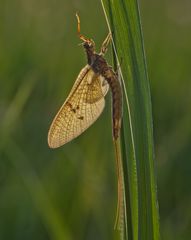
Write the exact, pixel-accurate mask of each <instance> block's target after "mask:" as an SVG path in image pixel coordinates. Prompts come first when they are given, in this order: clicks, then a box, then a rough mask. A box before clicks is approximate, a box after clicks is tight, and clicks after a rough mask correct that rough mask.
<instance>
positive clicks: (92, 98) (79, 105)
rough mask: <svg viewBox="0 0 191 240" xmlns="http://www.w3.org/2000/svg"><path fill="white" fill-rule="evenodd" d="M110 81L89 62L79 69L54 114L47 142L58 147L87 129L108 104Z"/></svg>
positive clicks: (53, 146) (52, 146)
mask: <svg viewBox="0 0 191 240" xmlns="http://www.w3.org/2000/svg"><path fill="white" fill-rule="evenodd" d="M108 88H109V86H108V84H107V83H106V81H105V80H104V78H103V77H102V76H100V75H96V74H95V73H94V72H93V70H92V69H91V67H90V66H89V65H86V66H85V67H84V68H83V69H82V70H81V72H80V73H79V75H78V77H77V80H76V82H75V83H74V86H73V87H72V90H71V92H70V94H69V96H68V98H67V99H66V101H65V102H64V104H63V105H62V107H61V108H60V110H59V112H58V113H57V115H56V116H55V118H54V120H53V122H52V124H51V126H50V130H49V132H48V144H49V146H50V147H51V148H57V147H60V146H62V145H64V144H65V143H67V142H69V141H71V140H72V139H74V138H76V137H77V136H79V135H80V134H81V133H82V132H84V131H85V130H86V129H87V128H88V127H89V126H90V125H92V123H93V122H94V121H95V120H96V119H97V118H98V117H99V116H100V114H101V112H102V111H103V108H104V106H105V99H104V96H105V95H106V94H107V92H108Z"/></svg>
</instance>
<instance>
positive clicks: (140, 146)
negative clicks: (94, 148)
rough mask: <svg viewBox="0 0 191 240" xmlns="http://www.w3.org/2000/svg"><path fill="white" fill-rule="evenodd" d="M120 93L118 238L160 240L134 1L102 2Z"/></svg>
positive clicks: (150, 131) (147, 89) (147, 94)
mask: <svg viewBox="0 0 191 240" xmlns="http://www.w3.org/2000/svg"><path fill="white" fill-rule="evenodd" d="M101 2H102V6H103V9H104V13H105V16H106V20H107V23H108V27H109V28H110V31H111V32H112V34H113V41H114V42H113V45H114V51H115V56H114V58H118V59H117V61H118V62H122V63H121V64H120V65H121V75H122V82H123V90H124V107H123V127H122V134H121V152H122V158H123V159H122V161H123V163H122V164H123V174H124V189H125V191H124V194H125V195H124V199H125V213H124V232H125V233H127V234H126V235H125V234H124V236H123V239H129V240H131V239H133V240H136V239H141V240H157V239H159V215H158V204H157V193H156V180H155V167H154V151H153V149H154V147H153V124H152V111H151V97H150V87H149V80H148V75H147V69H146V61H145V55H144V46H143V38H142V32H141V24H140V17H139V8H138V3H137V1H136V0H127V1H124V0H115V1H111V0H101Z"/></svg>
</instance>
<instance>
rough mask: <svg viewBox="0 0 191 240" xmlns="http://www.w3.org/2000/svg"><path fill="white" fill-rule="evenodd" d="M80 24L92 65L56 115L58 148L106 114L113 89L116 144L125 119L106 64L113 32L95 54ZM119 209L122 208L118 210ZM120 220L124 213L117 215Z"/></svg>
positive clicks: (53, 140) (52, 142)
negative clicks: (108, 98)
mask: <svg viewBox="0 0 191 240" xmlns="http://www.w3.org/2000/svg"><path fill="white" fill-rule="evenodd" d="M76 17H77V22H78V36H79V38H80V39H81V40H82V41H83V43H82V45H83V47H84V49H85V52H86V55H87V61H88V64H87V65H86V66H85V67H84V68H83V69H82V70H81V72H80V73H79V75H78V77H77V79H76V82H75V83H74V85H73V87H72V90H71V92H70V94H69V96H68V97H67V99H66V101H65V102H64V104H63V105H62V107H61V108H60V110H59V111H58V113H57V115H56V116H55V118H54V120H53V122H52V124H51V126H50V130H49V132H48V145H49V147H50V148H57V147H60V146H62V145H64V144H65V143H67V142H69V141H71V140H73V139H74V138H76V137H77V136H79V135H80V134H81V133H82V132H84V131H85V130H86V129H87V128H88V127H89V126H90V125H92V124H93V123H94V122H95V121H96V119H97V118H98V117H99V116H100V114H101V113H102V111H103V109H104V106H105V99H104V97H105V95H106V94H107V92H108V89H109V87H110V89H111V93H112V128H113V138H114V142H116V141H117V139H118V138H119V135H120V128H121V119H122V90H121V84H120V81H119V79H118V75H117V73H115V72H114V71H113V69H112V67H111V66H109V65H108V63H107V62H106V60H105V58H104V55H105V53H106V52H107V47H108V44H109V43H110V41H111V38H112V36H111V33H109V34H108V35H107V37H106V39H105V40H104V42H103V44H102V46H101V51H100V53H96V52H95V43H94V41H93V40H92V39H89V38H87V37H85V36H84V35H82V34H81V31H80V18H79V16H78V15H77V14H76ZM117 168H118V194H119V195H118V208H120V206H119V205H121V203H120V202H121V201H122V200H120V199H121V198H122V197H121V196H122V195H121V193H120V192H121V190H120V189H121V187H120V186H122V179H121V177H120V176H121V174H120V164H119V162H118V161H117ZM118 210H119V209H118ZM117 215H118V216H117V218H119V215H120V213H119V212H118V213H117Z"/></svg>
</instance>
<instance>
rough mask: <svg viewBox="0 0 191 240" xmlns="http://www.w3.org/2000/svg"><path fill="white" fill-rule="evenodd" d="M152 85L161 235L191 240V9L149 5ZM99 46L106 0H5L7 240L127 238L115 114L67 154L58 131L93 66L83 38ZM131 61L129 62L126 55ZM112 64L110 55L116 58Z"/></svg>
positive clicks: (0, 236)
mask: <svg viewBox="0 0 191 240" xmlns="http://www.w3.org/2000/svg"><path fill="white" fill-rule="evenodd" d="M140 4H141V6H140V8H141V17H142V25H143V34H144V40H145V49H146V55H147V63H148V72H149V78H150V83H151V93H152V103H153V115H154V138H155V152H156V166H157V181H158V197H159V206H160V222H161V235H162V239H165V240H171V239H173V240H176V239H177V240H179V239H181V240H184V239H185V240H187V239H190V236H191V228H190V226H191V204H190V203H191V187H190V183H191V174H190V172H191V144H190V143H191V124H190V123H191V111H190V103H191V81H190V78H191V14H190V12H191V2H190V1H189V0H183V1H178V0H162V1H151V0H147V1H141V3H140ZM76 11H77V12H78V13H79V14H80V16H81V24H82V32H83V33H84V34H85V35H87V36H90V37H91V38H93V39H94V40H95V42H96V43H97V46H98V47H99V46H100V44H101V42H102V40H103V39H104V37H105V36H106V34H107V26H106V23H105V19H104V15H103V11H102V8H101V3H100V1H95V0H89V1H85V0H70V1H69V0H64V1H61V0H55V1H50V0H46V1H45V0H38V1H37V0H1V1H0V137H1V138H0V240H4V239H5V240H12V239H13V240H17V239H19V240H21V239H27V240H30V239H39V240H43V239H46V240H47V239H54V240H59V239H64V240H65V239H66V240H70V239H78V240H80V239H83V240H84V239H88V240H89V239H91V240H94V239H95V240H97V239H103V240H106V239H118V238H117V233H114V231H113V226H114V220H115V209H116V176H115V160H114V153H113V150H112V137H111V117H110V114H111V111H110V109H111V107H110V99H109V96H108V97H107V100H106V101H107V104H106V108H105V111H104V112H103V114H102V116H101V117H100V119H99V120H98V121H97V122H96V123H95V124H94V125H93V126H92V127H91V128H90V129H89V130H88V131H86V133H84V134H82V135H81V136H80V137H79V138H77V139H75V140H74V141H72V142H71V143H68V144H67V145H65V146H64V147H62V148H60V149H57V150H51V149H49V148H48V146H47V132H48V129H49V126H50V123H51V121H52V119H53V117H54V115H55V113H56V111H57V110H58V108H59V107H60V106H61V104H62V103H63V101H64V100H65V98H66V96H67V94H68V93H69V91H70V89H71V87H72V85H73V83H74V81H75V78H76V76H77V74H78V72H79V71H80V69H81V68H82V67H83V66H84V65H85V64H86V59H85V54H84V51H83V49H82V47H80V46H78V44H79V43H80V40H79V39H78V38H77V36H76V18H75V13H76ZM120 57H122V56H120ZM108 59H109V61H111V53H108Z"/></svg>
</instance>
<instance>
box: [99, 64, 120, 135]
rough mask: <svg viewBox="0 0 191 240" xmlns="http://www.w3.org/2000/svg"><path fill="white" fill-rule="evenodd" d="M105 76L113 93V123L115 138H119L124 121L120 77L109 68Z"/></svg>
mask: <svg viewBox="0 0 191 240" xmlns="http://www.w3.org/2000/svg"><path fill="white" fill-rule="evenodd" d="M103 76H104V77H105V79H106V80H107V82H108V84H109V86H110V89H111V92H112V121H113V137H114V138H115V139H117V138H118V137H119V133H120V129H121V119H122V90H121V84H120V82H119V79H118V76H117V74H116V73H114V72H113V70H112V69H110V68H108V69H107V70H106V71H105V73H103Z"/></svg>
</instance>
